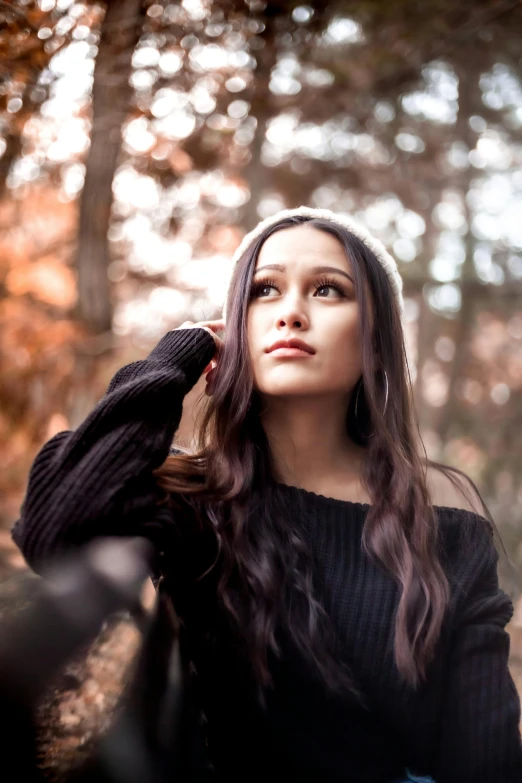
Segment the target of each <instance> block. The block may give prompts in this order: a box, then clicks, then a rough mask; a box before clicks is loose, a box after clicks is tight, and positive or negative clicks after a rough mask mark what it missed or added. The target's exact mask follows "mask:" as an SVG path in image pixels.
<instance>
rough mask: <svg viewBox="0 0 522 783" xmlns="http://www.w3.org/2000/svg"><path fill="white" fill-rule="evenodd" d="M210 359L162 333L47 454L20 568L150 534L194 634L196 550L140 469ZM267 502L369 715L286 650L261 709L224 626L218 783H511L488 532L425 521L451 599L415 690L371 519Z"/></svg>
mask: <svg viewBox="0 0 522 783" xmlns="http://www.w3.org/2000/svg"><path fill="white" fill-rule="evenodd" d="M213 354H214V341H213V339H212V337H211V336H210V335H209V334H208V333H207V332H206V331H205V330H203V329H180V330H175V331H172V332H169V333H168V334H166V335H165V336H164V337H163V338H162V339H161V340H160V342H159V343H158V345H157V346H156V347H155V348H154V350H153V351H152V352H151V353H150V355H149V356H148V357H147V358H146V359H145V360H142V361H137V362H134V363H133V364H130V365H128V366H126V367H123V368H122V369H120V370H119V371H118V372H117V373H116V375H115V376H114V378H113V379H112V381H111V383H110V385H109V388H108V391H107V393H106V395H105V396H104V397H103V398H102V400H101V401H100V402H99V403H98V405H97V406H96V407H95V409H94V410H93V411H92V412H91V414H90V415H89V416H88V417H87V419H86V420H85V421H84V422H83V424H82V425H81V426H80V427H78V429H77V430H75V431H73V432H61V433H59V434H57V435H55V436H54V437H53V438H52V439H51V440H50V441H48V442H47V443H46V444H45V445H44V446H43V448H42V449H41V450H40V452H39V454H38V455H37V457H36V459H35V461H34V463H33V466H32V468H31V472H30V476H29V483H28V488H27V493H26V497H25V500H24V503H23V505H22V510H21V517H20V519H19V520H18V522H17V523H16V524H15V526H14V528H13V537H14V540H15V541H16V543H17V544H18V546H19V547H20V549H21V550H22V552H23V554H24V556H25V558H26V560H27V562H28V563H29V565H30V566H31V567H32V568H34V569H35V570H40V569H41V567H42V565H43V564H44V563H45V562H46V560H47V559H48V558H49V557H51V556H53V557H54V556H56V554H57V553H60V552H62V551H66V550H67V549H70V548H71V547H75V546H78V545H81V544H82V543H84V542H86V541H88V540H89V539H92V538H93V537H94V536H97V535H129V534H130V535H135V534H143V535H146V536H148V537H149V538H150V539H151V540H153V542H154V543H155V545H156V547H157V548H158V549H161V551H162V552H164V555H163V560H164V562H165V563H166V566H165V567H166V568H169V567H170V571H171V573H172V574H173V579H174V581H173V591H174V599H175V602H176V606H177V608H178V610H179V611H180V613H181V614H183V615H184V617H185V621H186V623H187V627H189V628H190V626H191V623H192V624H193V626H194V628H196V627H198V618H200V617H201V616H203V615H205V613H207V614H208V609H209V607H208V606H205V600H207V601H208V596H207V595H206V594H205V591H204V590H201V591H200V592H199V593H198V589H199V588H198V587H197V585H195V583H194V574H195V573H196V572H197V571H198V569H199V568H200V567H201V558H202V553H204V552H205V547H204V546H200V543H198V537H197V536H195V537H188V536H187V537H185V538H184V537H180V536H179V533H178V532H176V533H174V532H173V531H179V529H180V526H179V525H177V524H176V522H177V521H178V520H173V519H172V513H173V512H172V511H171V510H169V508H168V507H165V506H163V507H161V506H159V507H158V505H157V500H158V497H159V490H158V489H157V487H156V484H155V482H154V480H153V477H152V476H151V470H152V469H154V468H156V467H158V466H159V465H161V464H162V462H163V461H164V460H165V458H166V457H167V455H168V453H169V449H170V448H171V444H172V440H173V437H174V434H175V432H176V430H177V427H178V425H179V421H180V418H181V412H182V404H183V398H184V396H185V395H186V394H187V392H188V391H189V390H190V389H191V388H192V387H193V386H194V385H195V383H196V382H197V380H198V378H199V377H200V375H201V373H202V371H203V369H204V367H205V366H206V365H207V364H208V362H209V361H210V359H211V358H212V356H213ZM276 486H277V492H278V493H280V495H279V496H280V498H281V501H282V505H281V507H282V508H284V509H286V510H287V512H286V513H292V511H291V510H292V509H294V510H295V512H294V516H295V524H296V525H301V527H302V529H303V531H304V532H305V535H306V538H307V540H308V542H309V544H310V547H311V550H312V551H313V553H314V562H315V564H316V566H315V567H316V568H317V573H318V575H319V576H320V583H321V584H322V585H323V586H324V593H323V596H322V600H323V602H324V605H325V608H326V609H327V612H328V614H329V616H330V617H331V619H332V620H333V623H334V627H335V629H336V631H337V633H338V636H339V638H341V639H342V640H343V650H344V651H345V653H344V654H345V655H346V663H347V664H348V665H349V666H350V669H351V671H352V672H353V674H354V676H355V677H356V680H357V683H358V686H359V688H360V689H362V691H363V693H364V694H365V698H366V703H367V705H368V707H369V708H367V709H364V708H363V707H361V706H360V705H359V704H357V703H356V702H355V701H352V700H350V699H347V698H340V697H339V698H333V697H332V696H331V695H328V694H327V692H326V690H325V688H324V687H323V686H322V685H321V683H320V681H319V680H318V678H317V676H316V675H315V672H312V671H310V669H309V667H308V665H307V664H305V662H304V661H302V660H301V659H300V657H299V656H298V655H297V653H296V652H294V648H293V647H292V645H291V644H287V645H283V649H284V651H285V653H284V655H283V657H282V658H281V659H278V660H273V662H272V665H273V676H274V683H275V687H274V688H273V689H272V690H271V691H269V696H268V701H267V707H266V709H265V710H263V709H261V707H260V706H259V704H258V701H257V700H256V698H255V696H254V690H253V687H252V677H251V675H250V672H249V669H248V666H247V665H246V663H245V660H244V658H243V656H242V655H241V653H240V652H239V647H238V645H237V644H236V643H235V638H234V634H233V632H232V631H231V630H230V628H231V627H230V626H229V625H228V624H227V622H226V621H225V620H224V619H223V621H222V624H221V626H220V628H219V630H218V635H217V638H218V644H217V645H213V646H212V649H208V650H206V649H205V643H204V641H202V640H203V639H204V638H205V637H204V636H203V635H201V636H198V635H197V633H196V631H195V632H194V639H196V640H197V639H199V640H200V641H199V649H198V644H197V643H195V650H196V654H195V655H196V658H198V661H197V663H198V668H199V670H200V673H201V677H202V685H203V695H204V703H205V711H206V713H207V717H208V742H209V750H210V753H211V757H212V759H213V761H214V763H215V766H216V769H217V771H218V772H219V773H221V775H220V779H221V778H222V779H223V780H228V781H230V780H236V779H237V780H239V779H241V780H245V781H246V780H249V781H253V780H262V779H263V780H265V781H266V780H269V779H272V778H273V777H274V776H276V775H277V776H279V775H281V776H283V778H286V780H292V781H293V780H295V781H298V780H301V781H303V780H306V781H316V783H338V782H339V783H341V781H342V782H343V783H348V781H353V782H354V783H356V782H357V783H390V781H392V780H394V779H396V778H400V777H401V773H403V771H404V769H405V767H408V768H409V769H410V770H412V771H415V772H416V773H418V774H426V775H431V776H432V777H433V778H434V779H435V781H436V783H464V782H465V781H466V782H468V781H469V783H521V781H522V741H521V737H520V731H519V721H520V700H519V697H518V694H517V692H516V689H515V685H514V682H513V679H512V677H511V675H510V673H509V670H508V654H509V635H508V634H507V632H506V630H505V626H506V624H507V623H508V622H509V620H510V618H511V617H512V614H513V605H512V602H511V601H510V599H509V597H508V596H507V595H506V594H505V593H504V592H503V591H502V590H501V589H500V588H499V583H498V577H497V560H498V555H497V552H496V549H495V547H494V544H493V538H492V533H491V531H490V528H489V526H488V523H487V522H486V520H485V519H484V518H483V517H481V516H479V515H477V514H474V513H472V512H470V511H466V510H462V509H456V508H449V507H445V506H437V507H436V512H437V515H438V519H439V522H440V528H441V543H442V546H441V560H442V563H443V565H444V568H445V570H446V573H447V575H448V578H449V580H450V585H451V587H452V600H451V604H450V609H449V611H448V617H447V622H446V623H445V631H444V632H443V634H442V636H441V639H440V643H439V650H438V653H437V656H436V659H435V662H434V663H433V664H432V665H431V668H430V675H429V677H428V680H427V682H426V683H424V684H423V685H422V686H421V687H420V688H419V689H418V690H416V691H414V690H413V689H411V688H410V687H408V686H407V685H406V684H405V683H404V682H403V680H402V679H401V677H400V676H399V673H398V671H397V669H396V666H395V662H394V657H393V629H394V615H395V611H396V608H397V604H398V600H399V594H398V588H397V586H396V584H395V582H394V581H393V580H392V579H391V578H390V577H389V575H387V574H386V572H385V571H384V569H382V568H377V567H376V566H375V565H373V564H372V563H371V562H370V561H369V559H368V558H367V557H366V556H365V554H364V553H363V552H362V549H361V535H362V529H363V526H364V521H365V516H366V513H367V510H368V508H369V506H368V505H366V504H362V503H355V502H350V501H341V500H337V499H333V498H328V497H325V496H322V495H318V494H315V493H313V492H309V491H306V490H303V489H300V488H297V487H292V486H286V485H283V484H277V485H276ZM283 501H284V502H283ZM288 509H290V511H288ZM302 509H306V514H302V513H301V510H302ZM199 573H200V571H199ZM188 596H190V601H187V600H186V599H187V597H188ZM216 616H220V615H219V613H218V615H216Z"/></svg>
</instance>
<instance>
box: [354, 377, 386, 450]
mask: <svg viewBox="0 0 522 783" xmlns="http://www.w3.org/2000/svg"><path fill="white" fill-rule="evenodd" d="M383 372H384V378H385V381H386V393H385V397H384V410H383V412H382V415H383V416H384V414H385V413H386V407H387V405H388V373H387V372H386V370H383ZM361 386H362V383H360V384H359V388H358V389H357V394H356V395H355V418H357V403H358V402H359V392H360V391H361ZM372 435H373V432H372Z"/></svg>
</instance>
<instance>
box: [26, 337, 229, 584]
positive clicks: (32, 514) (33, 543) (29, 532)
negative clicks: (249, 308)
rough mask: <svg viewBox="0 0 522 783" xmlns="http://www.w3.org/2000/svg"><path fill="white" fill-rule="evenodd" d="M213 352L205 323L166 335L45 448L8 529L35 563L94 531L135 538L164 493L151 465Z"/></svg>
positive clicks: (165, 447)
mask: <svg viewBox="0 0 522 783" xmlns="http://www.w3.org/2000/svg"><path fill="white" fill-rule="evenodd" d="M214 353H215V343H214V340H213V338H212V336H211V335H210V334H208V332H207V331H206V330H205V329H199V328H198V329H193V328H191V329H178V330H173V331H171V332H167V334H166V335H164V337H163V338H162V339H161V340H160V341H159V343H158V344H157V345H156V347H155V348H154V349H153V350H152V352H151V353H150V354H149V356H148V357H147V358H146V359H143V360H140V361H137V362H133V363H132V364H129V365H126V366H125V367H122V368H121V369H120V370H118V372H117V373H116V374H115V375H114V377H113V378H112V380H111V382H110V384H109V387H108V390H107V392H106V394H105V396H104V397H103V398H102V399H101V400H100V402H99V403H98V404H97V405H96V407H95V408H94V410H93V411H91V413H90V414H89V415H88V416H87V418H86V419H85V421H84V422H83V423H82V424H81V425H80V426H79V427H78V428H77V429H76V430H74V431H66V432H60V433H58V434H57V435H55V436H54V437H53V438H51V439H50V440H49V441H48V442H47V443H46V444H44V446H43V447H42V448H41V450H40V451H39V453H38V454H37V455H36V458H35V460H34V462H33V464H32V466H31V470H30V472H29V480H28V485H27V490H26V494H25V498H24V501H23V503H22V508H21V515H20V519H19V520H18V521H17V522H16V523H15V525H14V527H13V530H12V536H13V539H14V541H15V543H16V544H17V545H18V547H19V548H20V549H21V551H22V553H23V555H24V557H25V559H26V560H27V562H28V564H29V565H30V566H31V568H33V569H34V570H35V571H40V570H41V568H42V565H43V564H44V562H45V561H46V560H47V559H48V558H50V557H54V556H56V555H57V554H59V553H60V552H62V551H65V550H67V549H69V548H70V547H73V546H77V545H80V544H82V543H85V542H87V541H88V540H89V539H91V538H93V537H94V536H96V535H108V536H110V535H119V534H124V535H125V534H130V535H136V534H139V530H137V529H136V527H135V526H133V523H132V520H134V521H135V520H136V519H137V518H139V519H141V520H143V521H147V517H148V516H150V514H152V513H153V510H154V509H155V505H156V500H157V497H158V492H157V489H156V485H155V482H154V477H153V476H152V471H153V470H154V469H155V468H157V467H159V466H160V465H161V464H162V463H163V461H164V460H165V459H166V457H167V456H168V453H169V449H170V447H171V444H172V440H173V438H174V435H175V432H176V430H177V428H178V426H179V422H180V419H181V413H182V407H183V399H184V397H185V395H186V394H187V393H188V392H189V391H190V389H191V388H192V387H193V386H194V385H195V384H196V382H197V381H198V379H199V377H200V376H201V373H202V372H203V370H204V368H205V366H206V365H207V364H208V363H209V361H210V360H211V359H212V357H213V356H214ZM155 490H156V491H155ZM122 509H126V512H125V513H124V514H123V516H122V513H123V512H122ZM127 523H128V524H127Z"/></svg>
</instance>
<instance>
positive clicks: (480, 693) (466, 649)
mask: <svg viewBox="0 0 522 783" xmlns="http://www.w3.org/2000/svg"><path fill="white" fill-rule="evenodd" d="M473 519H474V523H478V524H473V535H472V539H470V540H468V543H467V545H466V549H467V551H466V552H463V558H467V560H464V561H463V562H465V569H466V573H467V574H472V575H473V577H472V581H471V582H470V589H469V590H467V589H466V590H465V594H464V595H462V597H461V602H460V607H458V608H457V613H456V619H455V624H454V630H453V639H452V645H451V650H450V657H449V662H448V679H447V691H446V696H445V703H444V708H443V714H442V734H441V745H440V756H439V768H438V770H436V773H435V780H436V781H437V783H462V781H464V780H469V781H473V783H493V781H498V783H520V781H522V739H521V735H520V729H519V723H520V716H521V708H520V698H519V696H518V693H517V690H516V687H515V684H514V681H513V678H512V676H511V673H510V671H509V668H508V658H509V649H510V637H509V634H508V633H507V631H506V630H505V626H506V625H507V623H508V622H509V621H510V619H511V617H512V616H513V604H512V602H511V600H510V598H509V596H508V595H506V593H505V592H504V591H503V590H501V589H500V587H499V581H498V574H497V562H498V553H497V550H496V548H495V546H494V542H493V536H492V533H491V531H490V530H489V528H487V527H486V524H485V520H484V519H482V518H480V517H478V516H475V515H474V518H473Z"/></svg>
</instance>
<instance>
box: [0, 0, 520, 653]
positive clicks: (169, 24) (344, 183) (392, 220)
mask: <svg viewBox="0 0 522 783" xmlns="http://www.w3.org/2000/svg"><path fill="white" fill-rule="evenodd" d="M0 23H1V27H0V227H1V231H0V373H1V380H0V464H1V465H2V470H1V472H0V496H1V503H0V536H1V537H0V545H1V547H2V555H3V561H2V570H1V573H0V577H1V578H6V577H7V576H8V575H9V574H10V573H12V572H13V569H14V570H16V569H23V568H24V563H23V560H22V558H21V556H20V555H19V554H18V552H17V551H16V550H15V548H14V546H13V545H12V543H11V539H10V534H9V532H8V531H9V527H10V526H11V525H12V523H13V521H14V520H15V519H16V516H17V514H18V511H19V505H20V502H21V499H22V497H23V492H24V488H25V483H26V479H27V473H28V470H29V467H30V464H31V461H32V459H33V457H34V455H35V453H36V451H37V450H38V449H39V448H40V446H41V445H42V443H43V442H44V441H45V440H46V439H48V438H49V437H50V436H51V435H53V434H54V433H56V432H58V431H60V430H62V429H67V428H73V427H75V426H76V425H77V424H78V423H79V422H80V421H81V420H82V419H83V417H84V416H85V415H86V414H87V412H88V411H89V410H90V409H91V408H92V406H93V405H94V404H95V402H96V401H97V400H98V399H99V398H100V397H101V396H102V394H103V393H104V391H105V388H106V386H107V384H108V382H109V380H110V378H111V376H112V374H113V373H114V372H115V371H116V369H117V368H119V367H120V366H122V365H123V364H125V363H128V362H129V361H133V360H135V359H138V358H142V357H143V356H144V355H145V353H146V352H147V351H148V350H150V348H151V347H152V346H153V344H154V343H155V342H156V341H157V340H158V339H159V338H160V337H161V336H162V334H163V333H164V332H165V331H167V330H168V329H171V328H174V327H176V326H178V325H179V324H180V323H182V322H183V321H184V320H186V319H190V320H193V321H198V320H202V319H210V318H218V317H220V315H221V307H222V303H223V298H224V293H225V286H226V283H227V281H228V276H229V273H230V260H229V259H230V257H231V254H232V252H233V251H234V249H235V248H236V246H237V245H238V244H239V241H240V239H241V237H242V236H243V235H244V233H245V231H247V230H249V229H250V228H252V227H253V225H254V224H255V223H257V222H258V221H259V220H260V219H261V218H263V217H266V216H268V215H270V214H271V213H272V212H274V211H276V210H278V209H280V208H283V207H292V206H298V205H300V204H310V205H312V206H318V207H328V208H331V209H334V210H339V211H346V212H349V213H351V214H353V215H354V216H356V217H357V218H358V219H359V220H361V221H362V222H363V223H365V224H366V225H367V226H368V227H369V229H370V230H371V231H372V232H373V233H374V234H375V235H377V236H379V237H380V238H381V239H382V240H383V242H384V243H385V244H386V246H387V247H388V248H389V250H390V251H391V252H392V254H393V255H394V257H395V258H396V259H397V263H398V265H399V270H400V272H401V275H402V277H403V280H404V295H405V305H406V328H407V341H408V351H409V357H410V364H411V371H412V374H413V378H414V381H415V400H416V406H417V411H418V416H419V421H420V425H421V431H422V434H423V437H424V442H425V444H426V448H427V451H428V454H429V456H430V457H432V458H433V459H437V460H441V461H444V462H447V463H450V464H453V465H456V466H457V467H460V468H462V469H463V470H465V471H466V472H467V473H468V474H469V475H470V476H471V477H472V478H473V479H474V481H475V482H476V483H477V485H478V486H479V488H480V490H481V491H482V492H483V494H484V497H485V499H486V502H487V503H488V506H489V508H490V510H491V512H492V515H493V517H494V519H495V521H496V523H497V526H498V528H499V530H500V531H501V535H502V537H503V540H504V543H505V545H506V547H507V550H508V552H509V555H510V557H511V559H512V561H513V563H514V564H515V565H516V566H518V569H519V571H518V575H519V576H518V580H519V583H518V584H517V576H516V573H515V572H513V571H512V570H511V569H509V568H507V567H506V565H505V563H504V562H503V560H502V557H501V562H500V573H501V580H502V583H503V585H504V586H505V587H506V589H507V590H508V591H509V592H510V594H511V595H514V594H515V593H517V592H518V593H520V588H521V584H520V574H521V573H522V570H521V569H522V480H521V479H522V446H521V434H522V307H521V305H522V82H521V77H522V5H521V3H520V2H518V1H517V0H459V2H458V3H455V2H452V1H450V0H423V2H419V3H412V2H409V0H386V1H379V0H361V1H360V2H358V1H357V0H337V1H336V0H332V2H329V3H328V4H325V3H324V1H322V2H309V3H307V4H305V5H304V4H303V5H301V4H299V3H297V2H269V3H267V2H265V0H250V2H249V1H248V0H183V1H182V2H177V3H173V2H168V0H162V2H154V1H153V0H150V1H148V0H111V1H110V2H89V1H88V0H84V2H74V0H38V2H34V0H18V2H0ZM200 392H201V386H200V385H198V386H197V387H196V389H195V390H194V391H193V392H192V393H191V395H189V396H190V399H191V400H193V399H195V398H196V397H197V396H198V395H199V393H200ZM188 402H189V404H188V406H187V413H186V415H185V419H184V421H185V423H184V424H183V425H182V428H181V432H180V437H184V436H186V435H187V434H188V432H189V426H188V425H187V424H186V416H187V415H189V414H190V400H189V401H188ZM511 625H512V627H511V631H512V634H513V636H512V638H513V641H514V645H513V655H515V654H517V655H519V656H520V657H521V659H522V604H521V602H520V600H519V601H518V602H517V604H516V614H515V618H514V620H513V623H512V624H511ZM517 651H518V652H517Z"/></svg>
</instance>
